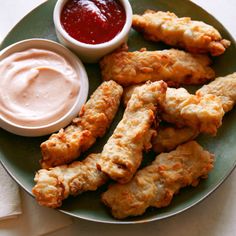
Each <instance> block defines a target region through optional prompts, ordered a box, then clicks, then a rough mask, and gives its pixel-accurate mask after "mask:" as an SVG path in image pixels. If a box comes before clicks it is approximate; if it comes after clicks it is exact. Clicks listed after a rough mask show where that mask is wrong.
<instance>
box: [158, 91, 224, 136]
mask: <svg viewBox="0 0 236 236" xmlns="http://www.w3.org/2000/svg"><path fill="white" fill-rule="evenodd" d="M161 107H162V111H163V112H162V113H161V116H162V119H163V120H165V121H167V122H170V123H173V124H175V125H177V126H178V127H184V126H189V127H192V128H193V129H195V130H198V131H199V132H200V133H208V134H211V135H216V133H217V129H218V128H219V127H220V126H221V124H222V118H223V116H224V114H225V113H224V110H223V107H222V103H221V100H220V99H219V98H218V97H217V96H215V95H212V94H205V95H204V96H198V95H192V94H189V93H188V91H187V90H186V89H184V88H179V89H174V88H168V89H167V92H166V99H165V101H164V102H163V103H161Z"/></svg>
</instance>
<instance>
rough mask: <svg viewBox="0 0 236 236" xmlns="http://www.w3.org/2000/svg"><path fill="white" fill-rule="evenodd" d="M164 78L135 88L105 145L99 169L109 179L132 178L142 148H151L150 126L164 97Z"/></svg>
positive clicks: (128, 179)
mask: <svg viewBox="0 0 236 236" xmlns="http://www.w3.org/2000/svg"><path fill="white" fill-rule="evenodd" d="M166 87H167V86H166V84H165V83H164V82H163V81H159V82H154V83H147V84H144V85H143V86H141V87H139V88H137V89H135V91H134V93H133V94H132V97H131V99H130V100H129V102H128V105H127V108H126V110H125V113H124V116H123V118H122V120H121V121H120V123H119V124H118V126H117V127H116V129H115V131H114V133H113V135H112V136H111V137H110V138H109V140H108V142H107V143H106V145H105V146H104V148H103V151H102V158H101V159H100V162H99V164H98V166H99V168H100V169H101V170H102V171H103V172H105V173H106V174H107V175H109V177H110V178H112V179H114V180H116V181H118V182H120V183H127V182H128V181H130V179H131V178H132V176H133V175H134V173H135V172H136V170H137V168H138V167H139V165H140V163H141V160H142V151H143V150H145V149H150V148H151V143H150V140H151V137H152V136H153V134H154V133H155V131H154V130H152V129H151V126H152V123H153V122H154V120H155V115H156V110H157V104H158V102H160V101H162V100H164V98H165V92H166Z"/></svg>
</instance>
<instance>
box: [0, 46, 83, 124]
mask: <svg viewBox="0 0 236 236" xmlns="http://www.w3.org/2000/svg"><path fill="white" fill-rule="evenodd" d="M0 75H1V76H0V111H1V117H2V118H4V119H6V120H8V121H10V122H12V123H15V124H17V125H23V126H28V127H36V126H42V125H47V124H49V123H52V122H54V121H56V120H58V119H60V118H61V117H63V116H64V115H65V114H66V113H67V112H69V111H70V109H71V108H72V107H73V105H74V104H75V102H76V99H77V97H78V94H79V91H80V78H79V75H78V73H77V71H76V70H75V69H74V68H73V67H72V66H71V65H70V63H69V62H68V61H67V60H65V58H64V57H62V56H61V55H59V54H57V53H55V52H51V51H48V50H44V49H28V50H25V51H22V52H17V53H14V54H12V55H10V56H8V57H6V58H5V59H3V60H2V61H1V62H0Z"/></svg>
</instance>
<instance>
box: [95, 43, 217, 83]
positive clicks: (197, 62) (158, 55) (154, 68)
mask: <svg viewBox="0 0 236 236" xmlns="http://www.w3.org/2000/svg"><path fill="white" fill-rule="evenodd" d="M210 64H211V60H210V58H209V57H208V56H207V55H198V54H190V53H187V52H184V51H180V50H176V49H169V50H162V51H146V49H141V50H140V51H134V52H128V51H127V48H125V47H123V48H121V49H120V50H116V51H115V52H113V53H111V54H109V55H107V56H105V57H104V58H103V59H102V60H101V61H100V67H101V72H102V77H103V79H104V80H115V81H116V82H117V83H119V84H121V85H122V86H129V85H133V84H138V83H142V82H145V81H148V80H150V81H159V80H164V81H165V82H167V84H168V85H171V86H179V85H180V84H203V83H205V82H206V81H209V80H212V79H213V78H214V76H215V72H214V71H213V69H211V68H210V67H209V65H210Z"/></svg>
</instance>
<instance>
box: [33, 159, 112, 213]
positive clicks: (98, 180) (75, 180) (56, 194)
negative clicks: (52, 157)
mask: <svg viewBox="0 0 236 236" xmlns="http://www.w3.org/2000/svg"><path fill="white" fill-rule="evenodd" d="M100 157H101V154H90V155H89V156H88V157H87V158H85V159H84V160H83V161H81V162H80V161H75V162H73V163H71V164H70V165H62V166H57V167H54V168H50V169H49V170H46V169H41V170H39V171H38V172H37V173H36V175H35V178H34V181H35V182H36V185H35V186H34V188H33V189H32V192H33V194H34V196H35V198H36V200H37V201H38V203H39V204H40V205H42V206H47V207H51V208H57V207H60V206H61V204H62V201H63V200H64V199H66V198H67V197H68V196H69V195H73V196H76V195H78V194H80V193H82V192H85V191H94V190H96V189H97V188H98V187H99V186H101V185H103V184H104V183H105V182H106V181H107V179H108V177H107V176H106V175H105V174H104V173H102V172H101V171H99V170H98V169H97V166H96V165H97V162H98V160H99V158H100Z"/></svg>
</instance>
